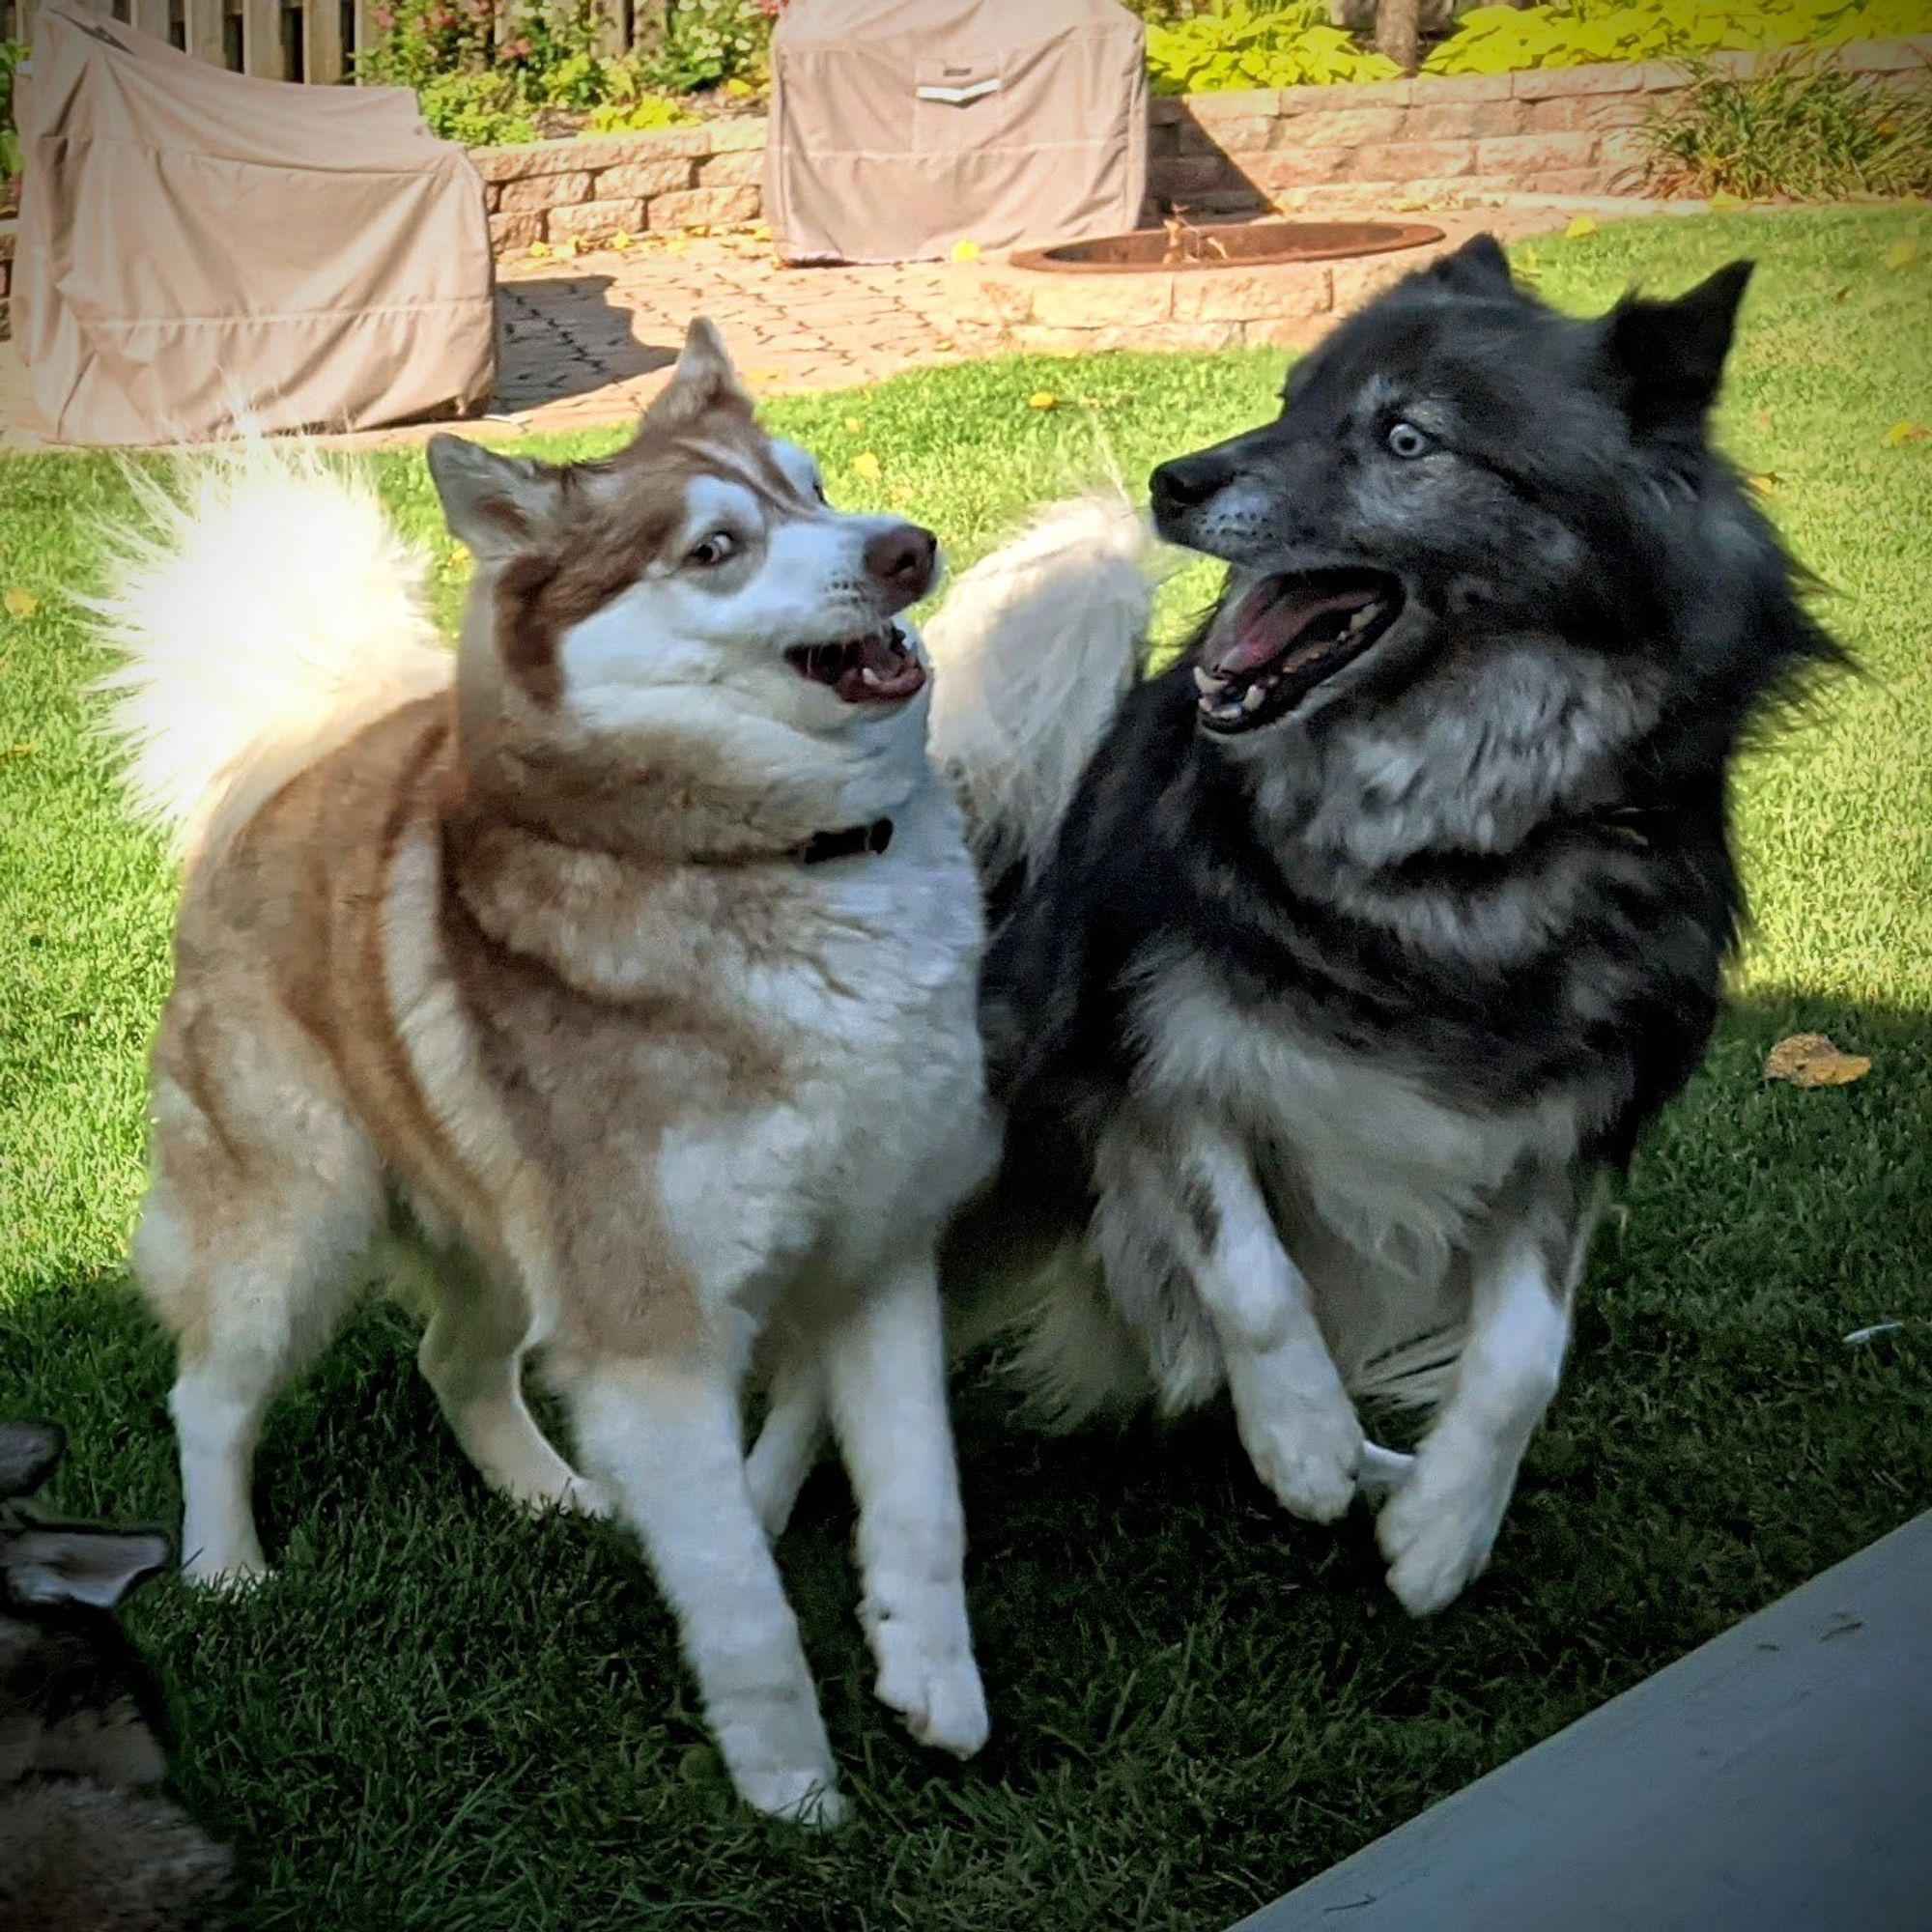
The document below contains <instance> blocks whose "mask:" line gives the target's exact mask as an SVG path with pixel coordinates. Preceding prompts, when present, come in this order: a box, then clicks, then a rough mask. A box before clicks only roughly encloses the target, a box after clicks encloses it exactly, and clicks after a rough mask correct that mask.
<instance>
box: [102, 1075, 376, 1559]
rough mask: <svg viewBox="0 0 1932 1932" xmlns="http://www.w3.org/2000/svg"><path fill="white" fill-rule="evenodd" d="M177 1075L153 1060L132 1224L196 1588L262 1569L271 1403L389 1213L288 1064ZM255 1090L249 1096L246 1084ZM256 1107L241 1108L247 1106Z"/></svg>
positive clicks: (369, 1158)
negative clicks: (167, 1359)
mask: <svg viewBox="0 0 1932 1932" xmlns="http://www.w3.org/2000/svg"><path fill="white" fill-rule="evenodd" d="M241 1051H242V1052H246V1053H248V1054H249V1055H250V1056H251V1057H252V1060H253V1064H251V1065H246V1066H245V1067H243V1066H231V1067H229V1068H227V1069H225V1072H226V1073H227V1074H228V1076H229V1077H228V1078H227V1079H226V1080H225V1081H224V1082H223V1083H222V1085H223V1087H224V1088H225V1089H226V1090H227V1091H225V1092H221V1093H217V1092H216V1090H215V1087H214V1083H213V1081H212V1080H211V1079H209V1078H208V1077H207V1074H206V1069H205V1067H200V1066H194V1065H193V1064H192V1057H190V1061H189V1065H190V1067H191V1070H192V1071H193V1072H194V1073H197V1074H200V1075H202V1077H201V1078H199V1079H194V1080H192V1081H186V1080H184V1079H182V1078H179V1077H176V1075H174V1074H173V1073H171V1072H170V1071H169V1069H168V1067H167V1065H165V1062H164V1060H162V1059H161V1058H160V1057H158V1056H157V1067H156V1125H155V1141H154V1150H153V1156H152V1158H153V1169H154V1180H153V1185H152V1186H151V1188H150V1190H149V1194H148V1198H147V1201H146V1203H145V1204H144V1206H143V1208H142V1209H141V1217H140V1221H139V1224H138V1225H137V1227H136V1229H135V1233H134V1243H133V1266H134V1273H135V1277H136V1279H137V1280H138V1282H139V1284H140V1287H141V1290H142V1293H144V1294H145V1295H146V1297H147V1299H148V1301H149V1303H150V1305H151V1306H152V1307H153V1308H154V1309H155V1311H156V1314H157V1315H158V1316H159V1317H160V1319H161V1321H163V1323H164V1324H165V1325H166V1326H167V1327H168V1329H169V1330H170V1331H171V1333H172V1334H173V1336H174V1338H175V1343H176V1350H177V1368H176V1379H175V1385H174V1390H173V1393H172V1395H171V1397H170V1399H169V1407H170V1409H171V1410H172V1412H173V1415H174V1421H175V1433H176V1437H177V1440H178V1444H179V1448H180V1454H181V1481H182V1540H181V1548H182V1567H183V1573H184V1575H185V1576H186V1577H188V1578H189V1580H190V1581H193V1582H197V1583H205V1584H222V1583H227V1584H240V1583H245V1582H249V1581H252V1580H254V1579H256V1578H258V1577H263V1576H266V1575H267V1573H268V1565H267V1563H266V1562H265V1560H264V1558H263V1555H262V1545H261V1539H260V1537H259V1536H258V1535H257V1533H256V1528H255V1515H254V1509H253V1506H252V1503H251V1501H250V1495H249V1491H250V1484H251V1479H252V1472H253V1464H254V1454H255V1443H256V1439H257V1437H258V1436H259V1435H260V1433H261V1426H262V1417H263V1414H264V1412H265V1411H266V1410H267V1408H268V1406H269V1402H270V1398H271V1397H272V1396H273V1394H274V1392H275V1390H276V1389H277V1388H278V1387H279V1386H280V1384H281V1383H282V1382H283V1381H284V1380H285V1379H286V1378H288V1377H289V1376H290V1375H291V1374H293V1373H294V1372H295V1371H296V1370H297V1369H298V1367H299V1366H300V1365H301V1364H302V1363H303V1362H304V1361H305V1360H307V1359H308V1358H309V1357H310V1356H311V1355H312V1354H314V1352H315V1351H317V1350H320V1349H321V1348H322V1346H323V1344H324V1343H326V1342H327V1339H328V1337H329V1335H330V1333H331V1332H332V1330H333V1328H334V1326H335V1323H336V1321H337V1320H338V1318H339V1317H340V1315H341V1312H342V1309H343V1306H344V1304H345V1303H346V1302H347V1300H348V1298H349V1295H350V1293H352V1292H353V1290H354V1289H355V1286H356V1285H357V1264H358V1263H360V1262H361V1261H362V1260H363V1259H364V1258H365V1257H366V1256H367V1254H368V1252H369V1248H370V1244H371V1240H372V1238H373V1236H374V1234H375V1232H376V1229H377V1226H378V1224H379V1221H380V1218H381V1216H382V1214H383V1212H384V1197H383V1188H382V1180H381V1173H380V1168H379V1163H378V1161H377V1158H376V1154H375V1151H374V1150H373V1148H371V1146H370V1145H369V1143H368V1141H367V1139H366V1138H365V1136H364V1135H363V1134H362V1133H361V1131H360V1130H359V1128H357V1127H356V1126H355V1123H354V1122H352V1121H351V1120H350V1119H349V1117H348V1116H347V1114H346V1113H345V1112H344V1111H343V1110H342V1109H341V1108H340V1107H339V1106H337V1105H336V1104H334V1103H333V1102H332V1101H331V1100H328V1099H326V1098H324V1097H322V1096H321V1095H319V1094H316V1093H315V1092H314V1091H313V1089H312V1088H310V1089H309V1090H308V1091H305V1092H304V1091H302V1090H301V1089H300V1088H298V1087H297V1086H295V1085H293V1084H292V1083H291V1082H290V1080H289V1069H287V1068H286V1067H283V1068H277V1069H274V1070H273V1072H272V1073H271V1072H270V1069H269V1068H268V1067H267V1066H266V1065H263V1064H262V1063H263V1061H264V1060H265V1058H266V1056H265V1055H263V1054H262V1052H261V1049H260V1044H259V1042H251V1043H250V1045H249V1046H247V1047H245V1048H242V1049H241ZM251 1088H252V1094H250V1089H251ZM244 1098H245V1100H246V1102H247V1103H246V1104H241V1102H242V1101H243V1100H244Z"/></svg>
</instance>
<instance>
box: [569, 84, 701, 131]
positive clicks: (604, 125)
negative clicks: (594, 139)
mask: <svg viewBox="0 0 1932 1932" xmlns="http://www.w3.org/2000/svg"><path fill="white" fill-rule="evenodd" d="M696 118H697V117H696V115H695V114H693V113H692V112H691V110H690V109H689V108H687V107H686V106H685V105H684V103H683V102H682V101H679V100H673V99H671V98H670V97H669V96H668V95H665V94H642V93H639V94H633V95H631V96H630V97H629V98H628V99H615V100H607V101H605V102H604V104H603V105H602V106H601V107H593V108H592V109H591V110H590V127H591V130H592V131H593V132H594V133H598V134H648V133H652V132H654V131H655V130H656V129H657V128H682V127H685V126H687V125H689V124H690V123H691V122H693V121H696Z"/></svg>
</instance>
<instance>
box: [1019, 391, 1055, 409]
mask: <svg viewBox="0 0 1932 1932" xmlns="http://www.w3.org/2000/svg"><path fill="white" fill-rule="evenodd" d="M1059 407H1060V398H1059V397H1058V396H1056V395H1055V394H1054V393H1053V391H1052V390H1051V389H1036V390H1035V391H1034V392H1033V394H1032V395H1030V396H1029V397H1028V398H1027V408H1028V409H1030V410H1057V409H1058V408H1059Z"/></svg>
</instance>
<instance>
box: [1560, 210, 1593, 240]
mask: <svg viewBox="0 0 1932 1932" xmlns="http://www.w3.org/2000/svg"><path fill="white" fill-rule="evenodd" d="M1596 232H1597V224H1596V223H1595V222H1594V221H1593V220H1592V219H1591V218H1590V217H1589V216H1588V215H1587V214H1579V215H1577V216H1576V217H1575V218H1574V219H1573V220H1572V221H1571V223H1570V226H1569V227H1568V228H1566V229H1565V230H1564V231H1563V239H1564V241H1582V240H1583V238H1584V237H1585V236H1588V235H1594V234H1595V233H1596Z"/></svg>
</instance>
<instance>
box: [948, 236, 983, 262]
mask: <svg viewBox="0 0 1932 1932" xmlns="http://www.w3.org/2000/svg"><path fill="white" fill-rule="evenodd" d="M952 259H953V260H954V261H955V262H977V261H978V260H979V259H980V244H979V242H977V241H955V242H953V244H952Z"/></svg>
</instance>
